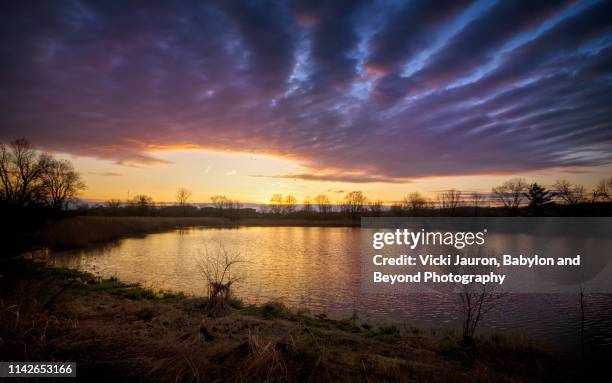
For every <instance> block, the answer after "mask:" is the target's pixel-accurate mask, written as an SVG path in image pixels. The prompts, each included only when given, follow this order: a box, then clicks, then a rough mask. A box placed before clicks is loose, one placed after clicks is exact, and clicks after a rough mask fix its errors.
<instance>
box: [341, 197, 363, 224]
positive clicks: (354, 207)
mask: <svg viewBox="0 0 612 383" xmlns="http://www.w3.org/2000/svg"><path fill="white" fill-rule="evenodd" d="M367 201H368V199H367V198H366V197H365V196H364V195H363V192H361V191H352V192H350V193H348V194H347V195H346V196H344V203H343V204H342V207H343V209H344V211H345V212H346V213H347V214H348V215H349V216H350V217H351V218H356V217H357V216H358V215H359V214H361V213H362V212H363V206H364V205H365V204H366V203H367Z"/></svg>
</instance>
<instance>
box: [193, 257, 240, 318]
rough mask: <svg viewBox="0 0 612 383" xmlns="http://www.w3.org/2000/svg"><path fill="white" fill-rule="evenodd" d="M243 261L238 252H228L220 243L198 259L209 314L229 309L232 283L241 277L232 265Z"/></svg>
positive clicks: (214, 314) (221, 312)
mask: <svg viewBox="0 0 612 383" xmlns="http://www.w3.org/2000/svg"><path fill="white" fill-rule="evenodd" d="M241 262H244V261H243V260H242V258H241V257H240V253H234V252H230V251H228V250H227V249H225V247H223V246H222V245H219V248H218V250H217V251H216V252H209V251H208V249H207V248H206V249H205V254H204V256H203V257H201V258H200V260H199V264H198V266H199V268H200V273H201V274H202V278H203V279H204V281H205V282H206V286H207V289H208V291H207V296H208V304H207V311H208V313H209V315H212V316H217V315H223V314H225V313H226V312H227V310H228V309H229V304H228V302H229V300H230V299H231V298H232V285H234V284H235V283H237V282H239V281H240V280H241V279H242V278H241V276H240V274H237V273H236V272H235V270H234V266H236V265H237V264H238V263H241Z"/></svg>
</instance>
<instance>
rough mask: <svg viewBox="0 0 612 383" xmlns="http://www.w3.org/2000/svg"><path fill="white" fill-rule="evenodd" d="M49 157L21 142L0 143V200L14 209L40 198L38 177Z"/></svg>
mask: <svg viewBox="0 0 612 383" xmlns="http://www.w3.org/2000/svg"><path fill="white" fill-rule="evenodd" d="M50 160H51V157H50V156H49V155H48V154H45V153H42V154H39V153H37V151H36V150H35V149H34V148H33V147H32V145H30V143H29V142H28V141H27V140H25V139H18V140H15V141H13V142H11V143H10V144H9V145H8V146H7V145H4V144H0V180H1V181H2V189H1V193H0V195H1V197H2V199H3V200H4V201H5V202H6V203H8V204H10V205H15V206H25V205H27V204H31V203H33V202H35V201H36V199H37V197H40V196H41V194H42V193H41V190H40V188H41V186H42V180H41V175H42V173H43V171H44V170H45V168H46V167H47V166H48V164H49V162H50Z"/></svg>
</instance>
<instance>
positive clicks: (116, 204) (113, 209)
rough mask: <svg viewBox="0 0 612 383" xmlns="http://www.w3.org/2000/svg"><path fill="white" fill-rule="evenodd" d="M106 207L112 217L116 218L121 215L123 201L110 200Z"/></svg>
mask: <svg viewBox="0 0 612 383" xmlns="http://www.w3.org/2000/svg"><path fill="white" fill-rule="evenodd" d="M105 205H106V208H107V209H108V211H109V213H110V215H113V216H116V215H118V214H119V208H120V207H121V200H119V199H109V200H108V201H106V203H105Z"/></svg>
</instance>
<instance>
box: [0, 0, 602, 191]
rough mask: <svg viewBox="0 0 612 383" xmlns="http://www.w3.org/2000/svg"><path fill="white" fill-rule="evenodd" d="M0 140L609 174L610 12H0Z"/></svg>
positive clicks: (401, 171)
mask: <svg viewBox="0 0 612 383" xmlns="http://www.w3.org/2000/svg"><path fill="white" fill-rule="evenodd" d="M1 7H2V16H0V18H1V23H0V36H1V37H0V39H1V44H0V55H1V57H2V60H1V61H0V84H2V86H1V87H0V140H10V139H14V138H16V137H26V138H29V139H30V140H32V141H33V142H34V143H35V144H37V145H40V146H41V147H45V148H47V149H51V150H58V151H64V152H68V153H72V154H77V155H87V156H95V157H99V158H105V159H113V160H115V161H117V162H118V163H122V164H126V165H134V164H136V165H137V164H155V163H156V162H163V161H160V160H159V159H157V158H156V157H155V155H154V151H155V150H154V149H155V148H168V147H190V148H192V147H201V148H211V149H223V150H236V151H241V152H245V151H247V152H255V153H269V154H275V155H280V156H285V157H288V158H292V159H295V160H296V161H298V162H299V163H300V164H302V165H304V166H306V167H308V168H309V169H310V170H312V171H309V172H308V173H305V174H289V175H279V176H280V177H283V178H290V179H302V180H316V181H323V180H329V181H342V182H407V181H408V180H409V179H411V178H415V177H425V176H440V175H461V174H498V173H515V172H521V171H529V170H535V169H547V168H563V167H566V168H576V167H581V166H585V167H589V166H595V165H602V164H609V163H610V162H612V126H611V125H612V103H610V102H609V100H611V99H612V64H611V63H612V23H610V20H612V3H611V2H609V1H588V2H572V1H564V0H549V1H538V2H534V3H530V4H527V3H525V2H515V1H498V2H487V1H469V0H465V1H456V0H455V1H436V2H432V1H416V0H415V1H406V2H376V1H374V2H367V1H355V2H350V3H348V4H347V3H343V2H335V1H333V2H332V1H297V2H267V1H256V2H246V1H245V2H225V1H214V2H194V1H180V2H176V3H172V4H163V3H156V4H148V5H147V6H143V7H142V8H138V7H136V4H135V3H123V4H120V3H117V2H94V1H91V2H90V1H79V0H72V1H54V2H45V3H39V2H29V1H23V2H12V3H7V4H3V5H2V6H1Z"/></svg>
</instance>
